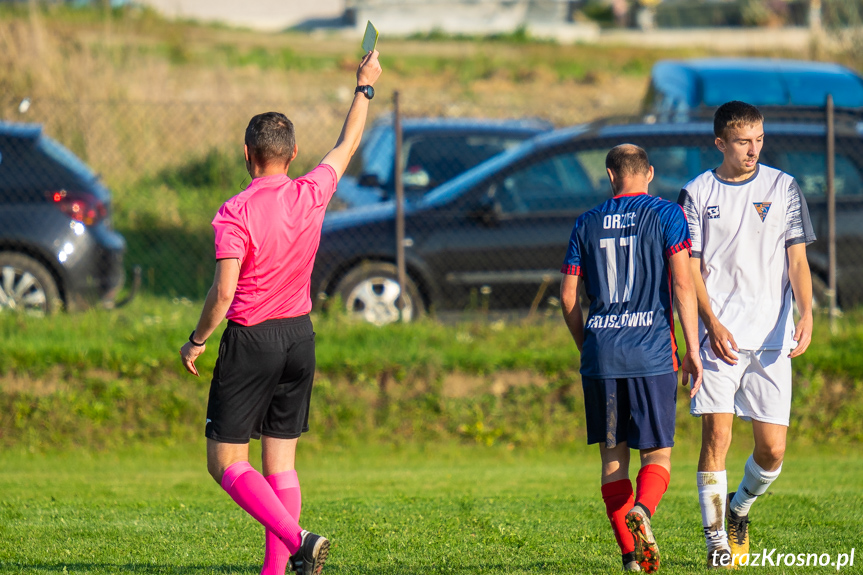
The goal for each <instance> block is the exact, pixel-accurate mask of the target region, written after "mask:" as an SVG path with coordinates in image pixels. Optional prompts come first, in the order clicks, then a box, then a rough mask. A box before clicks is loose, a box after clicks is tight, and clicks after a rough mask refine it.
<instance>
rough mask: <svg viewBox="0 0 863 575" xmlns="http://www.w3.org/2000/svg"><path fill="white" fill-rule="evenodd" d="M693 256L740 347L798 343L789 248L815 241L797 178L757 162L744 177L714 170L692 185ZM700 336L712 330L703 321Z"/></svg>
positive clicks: (687, 190) (686, 203)
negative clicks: (730, 178)
mask: <svg viewBox="0 0 863 575" xmlns="http://www.w3.org/2000/svg"><path fill="white" fill-rule="evenodd" d="M679 203H680V204H681V205H682V206H683V210H684V211H685V212H686V219H687V221H688V222H689V234H690V236H691V237H692V257H695V258H701V275H702V277H703V278H704V283H705V285H706V286H707V295H708V297H709V298H710V307H711V309H712V310H713V313H714V314H715V315H716V318H717V319H718V320H719V321H720V323H722V325H724V326H725V327H726V328H727V329H728V330H729V331H730V332H731V335H732V336H733V337H734V340H735V341H736V342H737V346H738V347H739V348H740V349H748V350H769V349H772V350H776V349H790V348H792V347H794V345H795V342H794V340H793V336H794V321H793V314H792V309H791V282H790V280H789V279H788V258H787V255H786V249H787V248H788V247H789V246H792V245H794V244H797V243H803V242H805V243H807V244H809V243H811V242H813V241H815V233H814V232H813V230H812V223H811V221H810V219H809V209H808V207H807V206H806V200H805V199H804V198H803V194H802V193H801V191H800V187H799V186H798V185H797V182H796V181H795V180H794V178H793V177H791V176H790V175H788V174H786V173H785V172H782V171H780V170H777V169H775V168H771V167H768V166H764V165H762V164H758V166H757V167H756V172H755V175H753V176H752V177H750V178H749V179H747V180H745V181H743V182H736V183H731V182H726V181H724V180H720V179H719V178H718V177H717V176H716V173H715V171H714V170H708V171H706V172H704V173H703V174H701V175H700V176H698V177H697V178H695V179H694V180H692V181H691V182H689V183H688V184H686V186H685V187H684V188H683V190H682V191H681V193H680V200H679ZM699 330H700V334H699V339H700V340H701V341H702V343H703V342H704V341H705V336H706V333H707V332H706V330H705V328H704V325H703V324H702V323H701V321H699Z"/></svg>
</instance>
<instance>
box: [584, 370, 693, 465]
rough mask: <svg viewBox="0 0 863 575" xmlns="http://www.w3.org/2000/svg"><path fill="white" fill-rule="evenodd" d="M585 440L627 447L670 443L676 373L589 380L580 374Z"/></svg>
mask: <svg viewBox="0 0 863 575" xmlns="http://www.w3.org/2000/svg"><path fill="white" fill-rule="evenodd" d="M581 385H582V387H583V388H584V411H585V414H586V415H587V443H588V445H590V444H593V443H605V446H606V447H609V448H611V447H615V446H616V445H617V444H618V443H623V442H626V443H627V445H628V446H629V447H630V448H631V449H653V448H657V447H672V446H673V445H674V424H675V421H676V407H677V374H676V373H674V372H672V373H666V374H663V375H653V376H650V377H630V378H619V379H592V378H589V377H583V378H582V380H581Z"/></svg>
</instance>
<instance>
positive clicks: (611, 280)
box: [599, 236, 638, 303]
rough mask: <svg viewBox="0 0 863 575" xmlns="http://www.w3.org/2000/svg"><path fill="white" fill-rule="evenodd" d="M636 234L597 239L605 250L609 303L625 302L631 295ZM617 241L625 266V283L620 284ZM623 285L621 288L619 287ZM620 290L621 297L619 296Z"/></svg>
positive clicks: (633, 279)
mask: <svg viewBox="0 0 863 575" xmlns="http://www.w3.org/2000/svg"><path fill="white" fill-rule="evenodd" d="M637 237H638V236H626V237H622V238H620V240H619V242H618V239H617V238H602V239H600V240H599V247H600V248H602V251H604V252H605V260H606V264H607V265H606V272H607V277H608V296H609V303H626V302H628V301H629V300H630V298H631V297H632V286H634V285H635V246H636V245H637V244H636V243H635V240H636V238H637ZM618 243H619V244H620V247H622V248H623V251H624V252H626V253H625V254H621V255H622V257H621V260H623V259H624V258H626V260H628V261H624V265H625V266H626V285H624V286H621V285H620V283H619V282H618V276H617V254H618V251H617V248H618ZM621 287H623V289H621ZM621 292H622V294H623V297H621Z"/></svg>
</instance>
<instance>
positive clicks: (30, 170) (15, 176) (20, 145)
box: [0, 138, 92, 201]
mask: <svg viewBox="0 0 863 575" xmlns="http://www.w3.org/2000/svg"><path fill="white" fill-rule="evenodd" d="M43 141H44V142H46V143H47V142H49V141H48V140H47V139H44V138H43ZM64 150H65V149H64V148H60V147H59V145H56V146H55V147H49V148H46V147H45V146H44V143H43V142H38V143H37V142H34V141H32V140H28V139H21V138H0V154H3V161H2V162H0V192H2V193H3V194H2V197H3V200H4V201H13V200H16V201H17V200H23V199H42V198H43V196H44V194H45V193H46V192H48V191H54V190H59V189H62V188H66V187H70V186H74V185H77V184H79V182H81V181H82V180H83V178H82V176H83V175H86V172H85V171H84V170H75V169H71V168H70V167H67V166H66V165H64V164H63V163H61V161H58V159H55V158H54V157H52V156H51V155H49V152H50V153H53V154H54V155H55V156H56V157H57V158H59V159H60V160H65V161H70V160H69V159H68V158H67V157H66V156H65V155H63V151H64ZM66 154H69V156H71V154H70V153H69V152H66ZM71 158H73V159H75V162H76V163H80V162H78V161H77V159H76V158H75V157H74V156H71ZM91 177H92V176H91Z"/></svg>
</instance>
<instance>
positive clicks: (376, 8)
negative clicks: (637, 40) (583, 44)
mask: <svg viewBox="0 0 863 575" xmlns="http://www.w3.org/2000/svg"><path fill="white" fill-rule="evenodd" d="M569 4H570V2H569V0H348V2H347V9H348V13H349V15H350V16H351V19H352V20H353V22H354V23H355V25H356V27H357V28H358V29H364V28H365V25H366V21H368V20H371V21H372V22H373V23H374V24H375V26H376V27H377V28H378V30H381V31H386V33H387V34H389V35H396V36H405V35H409V34H415V33H418V32H419V33H422V32H432V31H435V30H440V31H442V32H446V33H449V34H477V35H485V34H495V33H506V32H513V31H514V30H516V29H518V28H520V27H522V26H523V27H526V28H527V29H528V31H529V32H530V33H531V34H532V35H534V36H537V37H549V38H555V39H557V40H559V41H561V42H574V41H592V40H595V39H596V38H598V36H599V28H598V27H597V26H596V25H595V24H592V23H591V24H575V23H570V22H568V21H567V20H568V18H569Z"/></svg>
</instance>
